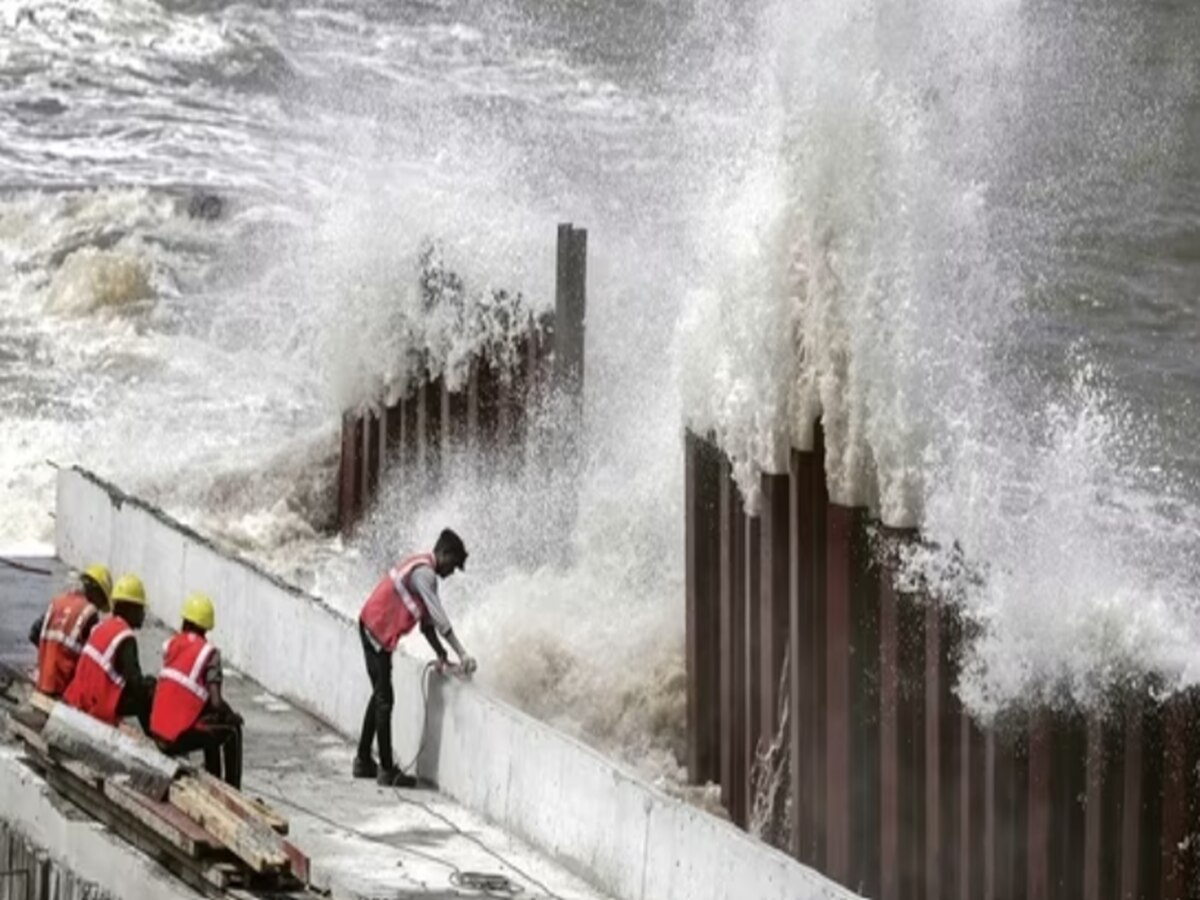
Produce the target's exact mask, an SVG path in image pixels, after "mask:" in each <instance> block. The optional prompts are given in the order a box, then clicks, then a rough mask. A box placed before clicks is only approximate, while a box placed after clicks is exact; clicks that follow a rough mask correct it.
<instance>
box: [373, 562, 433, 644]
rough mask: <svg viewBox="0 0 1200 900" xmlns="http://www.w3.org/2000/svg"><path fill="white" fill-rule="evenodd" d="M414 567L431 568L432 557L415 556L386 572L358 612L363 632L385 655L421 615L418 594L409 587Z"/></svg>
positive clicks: (422, 604)
mask: <svg viewBox="0 0 1200 900" xmlns="http://www.w3.org/2000/svg"><path fill="white" fill-rule="evenodd" d="M417 566H429V567H430V568H433V566H434V558H433V554H432V553H418V554H416V555H415V556H410V557H409V558H408V559H406V560H404V561H403V562H402V563H400V565H398V566H393V567H392V568H391V569H389V570H388V573H387V575H385V576H384V577H383V580H382V581H380V582H379V584H377V585H375V590H373V591H371V596H370V597H368V598H367V602H366V603H364V604H363V608H362V612H361V613H359V616H358V619H359V621H360V622H362V624H363V627H364V628H366V629H367V633H368V634H370V635H371V637H373V638H375V640H376V641H378V642H379V646H380V647H382V648H383V649H384V650H385V651H387V652H388V653H391V652H392V651H393V650H395V649H396V644H397V643H399V642H400V638H402V637H404V636H405V635H406V634H408V633H409V632H410V631H412V630H413V629H414V628H415V627H416V626H417V623H418V622H420V621H421V619H422V617H424V616H425V604H424V602H423V601H422V600H421V595H420V594H418V593H417V592H416V591H415V590H413V588H412V573H413V569H415V568H417ZM397 582H399V585H400V589H399V590H397V588H396V585H397Z"/></svg>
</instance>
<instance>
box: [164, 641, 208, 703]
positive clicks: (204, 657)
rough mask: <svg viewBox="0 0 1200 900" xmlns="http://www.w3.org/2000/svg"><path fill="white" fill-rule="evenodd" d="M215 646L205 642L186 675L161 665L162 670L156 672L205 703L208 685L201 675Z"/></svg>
mask: <svg viewBox="0 0 1200 900" xmlns="http://www.w3.org/2000/svg"><path fill="white" fill-rule="evenodd" d="M216 649H217V648H216V647H214V646H213V645H212V644H209V643H207V642H205V644H204V649H203V650H201V651H200V653H199V655H198V656H197V657H196V661H195V662H194V663H192V669H191V671H190V672H188V673H187V674H186V675H185V674H183V673H182V672H180V671H179V670H178V669H172V668H170V667H169V666H163V670H162V671H161V672H159V673H158V677H159V678H166V679H167V680H169V681H173V682H175V683H176V684H178V685H179V686H180V687H185V688H187V689H188V690H189V691H191V692H192V693H193V694H195V695H196V696H197V697H198V698H199V699H201V700H203V701H204V702H205V703H207V702H208V685H207V684H205V682H204V680H203V679H202V678H201V676H202V675H203V674H204V669H205V667H206V666H207V665H208V661H209V660H210V659H212V655H213V652H214V651H215V650H216Z"/></svg>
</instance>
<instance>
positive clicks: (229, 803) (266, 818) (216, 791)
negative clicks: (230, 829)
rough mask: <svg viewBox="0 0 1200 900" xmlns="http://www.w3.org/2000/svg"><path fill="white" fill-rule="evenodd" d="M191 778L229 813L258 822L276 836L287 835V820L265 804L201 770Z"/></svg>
mask: <svg viewBox="0 0 1200 900" xmlns="http://www.w3.org/2000/svg"><path fill="white" fill-rule="evenodd" d="M192 777H193V778H195V779H196V780H197V782H198V783H199V784H200V786H201V787H203V788H204V789H205V790H207V791H208V792H209V793H210V794H212V795H213V797H215V798H216V799H217V800H218V801H220V802H221V803H223V804H224V805H225V806H226V807H227V808H228V809H229V810H230V811H231V812H233V813H236V814H238V815H239V816H241V817H242V818H245V819H252V820H254V821H257V822H260V823H261V824H263V825H265V826H266V827H267V828H269V829H271V830H272V831H274V832H275V833H276V834H287V833H288V821H287V819H285V818H284V817H283V816H281V815H279V813H277V812H275V810H273V809H271V808H270V807H269V806H267V805H266V804H265V803H261V802H259V801H257V800H254V799H253V798H251V797H247V796H246V795H245V794H243V793H242V792H241V791H239V790H237V789H236V788H233V787H230V786H229V785H228V784H226V783H225V782H224V781H222V780H221V779H220V778H217V777H215V776H213V775H210V774H209V773H208V772H205V771H203V770H202V771H199V772H196V773H195V774H194V775H193V776H192Z"/></svg>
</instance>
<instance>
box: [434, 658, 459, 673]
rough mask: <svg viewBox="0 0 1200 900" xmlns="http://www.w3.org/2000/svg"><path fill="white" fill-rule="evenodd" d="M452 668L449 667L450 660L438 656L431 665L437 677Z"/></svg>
mask: <svg viewBox="0 0 1200 900" xmlns="http://www.w3.org/2000/svg"><path fill="white" fill-rule="evenodd" d="M452 668H454V667H453V666H452V665H450V660H448V659H446V657H444V656H439V657H438V658H437V661H436V662H435V663H434V664H433V670H434V671H435V672H437V673H438V674H439V675H445V674H446V673H447V672H449V671H450V670H451V669H452Z"/></svg>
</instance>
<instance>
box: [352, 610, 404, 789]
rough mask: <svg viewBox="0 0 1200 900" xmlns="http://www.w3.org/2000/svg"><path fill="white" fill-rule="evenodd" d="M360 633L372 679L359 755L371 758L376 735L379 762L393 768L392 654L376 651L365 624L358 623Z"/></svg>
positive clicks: (360, 757) (386, 767) (382, 765)
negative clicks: (377, 737)
mask: <svg viewBox="0 0 1200 900" xmlns="http://www.w3.org/2000/svg"><path fill="white" fill-rule="evenodd" d="M358 636H359V637H360V638H362V645H363V656H364V657H365V658H366V660H367V676H368V677H369V678H370V679H371V699H370V700H368V701H367V711H366V712H365V713H364V714H363V724H362V736H361V737H360V738H359V739H358V758H359V759H361V760H368V759H370V758H371V744H373V743H374V742H375V736H376V735H378V736H379V765H380V766H381V767H382V768H384V769H392V768H394V767H395V762H394V760H393V759H392V707H393V706H394V705H395V695H394V694H393V693H392V654H390V653H388V652H387V651H385V650H376V649H375V647H374V646H372V643H371V638H370V637H368V636H367V630H366V629H365V628H363V626H362V623H361V622H360V623H359V625H358Z"/></svg>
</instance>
